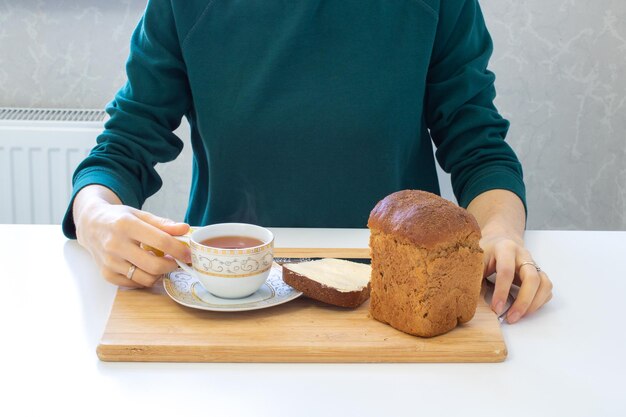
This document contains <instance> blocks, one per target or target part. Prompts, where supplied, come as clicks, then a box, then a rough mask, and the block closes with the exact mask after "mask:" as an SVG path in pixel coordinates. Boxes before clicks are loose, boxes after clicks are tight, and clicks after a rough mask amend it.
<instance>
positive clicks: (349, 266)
mask: <svg viewBox="0 0 626 417" xmlns="http://www.w3.org/2000/svg"><path fill="white" fill-rule="evenodd" d="M371 271H372V268H371V267H370V266H369V265H366V264H361V263H357V262H351V261H345V260H342V259H333V258H324V259H318V260H315V261H307V262H299V263H291V264H283V280H284V281H285V282H286V283H287V284H288V285H290V286H292V287H293V288H295V289H297V290H298V291H302V293H303V294H304V295H306V296H307V297H309V298H313V299H315V300H318V301H321V302H324V303H327V304H332V305H335V306H339V307H349V308H354V307H358V306H360V305H361V304H363V302H365V300H367V299H368V298H369V296H370V287H369V280H370V276H371Z"/></svg>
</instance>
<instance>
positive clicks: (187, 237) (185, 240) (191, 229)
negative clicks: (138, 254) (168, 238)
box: [141, 226, 198, 274]
mask: <svg viewBox="0 0 626 417" xmlns="http://www.w3.org/2000/svg"><path fill="white" fill-rule="evenodd" d="M197 229H198V228H197V227H194V226H189V230H188V231H187V233H185V234H184V235H180V236H172V237H173V238H174V239H176V240H178V241H179V242H182V243H184V244H185V245H187V246H189V241H190V240H191V235H192V233H193V232H195V231H196V230H197ZM141 247H142V248H143V249H145V250H149V251H152V253H154V254H155V255H156V256H163V252H162V251H160V250H158V249H156V248H153V247H152V246H149V245H144V244H143V243H142V244H141ZM174 260H175V261H176V263H177V264H178V266H180V267H181V268H182V269H183V270H184V271H185V272H187V273H188V274H193V273H194V272H193V268H191V267H190V266H189V265H187V264H186V263H184V262H182V261H180V260H178V259H174Z"/></svg>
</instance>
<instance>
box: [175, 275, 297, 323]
mask: <svg viewBox="0 0 626 417" xmlns="http://www.w3.org/2000/svg"><path fill="white" fill-rule="evenodd" d="M163 287H164V288H165V292H167V295H169V296H170V297H171V298H172V299H173V300H174V301H176V302H177V303H179V304H182V305H184V306H186V307H191V308H198V309H201V310H209V311H226V312H230V311H248V310H258V309H261V308H268V307H273V306H276V305H279V304H283V303H286V302H288V301H291V300H293V299H295V298H298V297H300V296H301V295H302V293H301V292H300V291H297V290H295V289H293V288H291V287H290V286H289V285H287V284H285V282H284V281H283V270H282V268H281V267H280V266H279V265H277V264H274V266H272V269H271V270H270V275H269V277H268V278H267V281H265V283H264V284H263V285H262V286H261V288H259V289H258V291H257V292H255V293H254V294H252V295H250V296H248V297H245V298H238V299H227V298H220V297H216V296H214V295H213V294H211V293H210V292H208V291H207V290H205V289H204V287H203V286H202V284H200V281H198V279H197V278H195V277H193V276H191V275H189V274H188V273H186V272H185V271H183V270H182V269H177V270H176V271H173V272H170V273H169V274H166V275H165V276H164V277H163Z"/></svg>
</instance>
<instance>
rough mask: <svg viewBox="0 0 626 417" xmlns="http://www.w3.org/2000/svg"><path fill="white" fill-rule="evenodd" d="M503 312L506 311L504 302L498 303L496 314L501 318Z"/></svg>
mask: <svg viewBox="0 0 626 417" xmlns="http://www.w3.org/2000/svg"><path fill="white" fill-rule="evenodd" d="M502 310H504V301H498V303H497V304H496V314H497V315H498V316H499V315H500V314H502Z"/></svg>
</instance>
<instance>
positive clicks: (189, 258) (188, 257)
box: [184, 252, 191, 264]
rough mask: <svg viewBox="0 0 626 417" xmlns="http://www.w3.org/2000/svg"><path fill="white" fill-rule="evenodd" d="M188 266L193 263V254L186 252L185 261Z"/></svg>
mask: <svg viewBox="0 0 626 417" xmlns="http://www.w3.org/2000/svg"><path fill="white" fill-rule="evenodd" d="M184 261H185V263H186V264H190V263H191V252H186V253H185V259H184Z"/></svg>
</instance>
